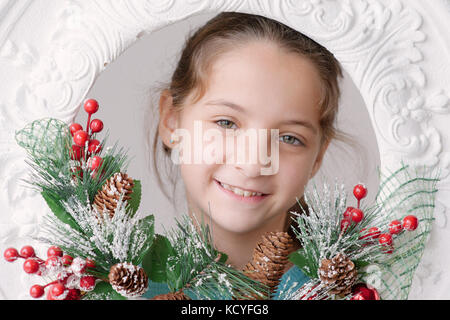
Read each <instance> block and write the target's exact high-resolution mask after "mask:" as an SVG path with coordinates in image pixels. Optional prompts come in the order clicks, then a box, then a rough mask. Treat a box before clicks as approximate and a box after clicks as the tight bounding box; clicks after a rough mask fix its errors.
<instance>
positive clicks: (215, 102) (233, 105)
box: [205, 100, 246, 113]
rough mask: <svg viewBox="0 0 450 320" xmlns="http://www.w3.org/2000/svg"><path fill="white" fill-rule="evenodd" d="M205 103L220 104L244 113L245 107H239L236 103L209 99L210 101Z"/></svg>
mask: <svg viewBox="0 0 450 320" xmlns="http://www.w3.org/2000/svg"><path fill="white" fill-rule="evenodd" d="M205 104H209V105H216V106H217V105H222V106H226V107H230V108H232V109H234V110H236V111H238V112H241V113H246V110H245V108H243V107H241V106H240V105H237V104H236V103H233V102H230V101H226V100H211V101H208V102H206V103H205Z"/></svg>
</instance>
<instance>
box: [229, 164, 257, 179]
mask: <svg viewBox="0 0 450 320" xmlns="http://www.w3.org/2000/svg"><path fill="white" fill-rule="evenodd" d="M235 167H236V168H237V169H238V171H239V172H240V173H242V174H243V175H244V176H246V177H248V178H256V177H258V176H260V175H261V168H262V167H263V166H262V165H261V164H259V163H256V164H251V163H244V164H236V165H235Z"/></svg>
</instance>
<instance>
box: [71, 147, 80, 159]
mask: <svg viewBox="0 0 450 320" xmlns="http://www.w3.org/2000/svg"><path fill="white" fill-rule="evenodd" d="M70 158H71V159H72V160H77V161H80V159H81V147H80V146H77V145H76V144H74V145H73V146H72V152H71V153H70Z"/></svg>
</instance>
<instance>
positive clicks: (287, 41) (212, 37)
mask: <svg viewBox="0 0 450 320" xmlns="http://www.w3.org/2000/svg"><path fill="white" fill-rule="evenodd" d="M250 41H269V42H272V43H274V44H276V45H277V46H279V47H280V48H282V49H284V50H286V51H287V52H289V53H296V54H298V55H299V56H301V57H303V58H306V59H308V60H309V61H310V62H311V63H312V64H313V65H314V66H315V67H316V69H317V72H318V74H319V76H320V79H321V83H322V88H321V91H322V96H321V101H320V104H319V108H320V110H319V111H320V126H321V130H322V132H321V133H322V143H325V142H329V141H331V140H332V139H338V140H341V141H345V140H347V139H348V137H347V136H346V135H345V134H343V133H342V132H340V131H338V130H337V129H336V128H335V119H336V115H337V111H338V100H339V97H340V89H339V85H338V80H339V79H338V78H339V77H342V69H341V66H340V64H339V62H338V61H337V60H336V58H335V57H334V56H333V54H332V53H331V52H329V51H328V50H327V49H326V48H324V47H323V46H321V45H320V44H318V43H317V42H315V41H313V40H312V39H310V38H308V37H307V36H305V35H303V34H302V33H300V32H298V31H296V30H294V29H292V28H290V27H288V26H286V25H285V24H283V23H280V22H278V21H276V20H273V19H270V18H267V17H263V16H259V15H254V14H247V13H239V12H223V13H220V14H218V15H217V16H215V17H214V18H212V19H211V20H209V21H208V22H207V23H206V24H205V25H204V26H202V27H201V28H199V29H198V30H197V31H196V32H195V33H193V34H192V35H191V36H190V37H189V38H188V39H187V41H186V43H185V45H184V47H183V49H182V52H181V56H180V59H179V61H178V64H177V66H176V68H175V71H174V73H173V75H172V77H171V80H170V82H169V83H168V84H166V85H163V86H162V87H161V88H159V90H161V92H162V90H165V89H167V90H169V92H170V94H171V95H172V99H173V108H174V109H175V110H181V109H182V108H184V107H185V106H186V105H189V104H191V103H196V102H197V101H198V100H200V99H201V98H202V96H203V95H204V93H205V91H206V90H207V87H208V74H209V72H210V70H211V67H212V65H213V63H214V62H215V61H216V60H217V58H218V57H219V56H220V55H222V54H224V53H226V52H228V51H231V50H233V49H234V48H236V47H237V46H243V45H245V44H247V43H249V42H250ZM160 142H161V141H160V139H159V136H158V131H157V130H156V133H155V135H154V139H153V148H152V150H153V159H152V161H153V168H154V171H155V174H156V176H157V179H158V183H159V185H160V186H161V187H162V190H163V192H164V194H165V195H166V196H167V197H168V199H171V198H172V197H171V195H170V193H169V192H167V190H166V189H165V186H164V184H163V182H162V178H161V175H160V171H161V170H159V168H158V152H159V151H163V153H164V154H163V157H164V158H166V159H167V160H168V158H169V156H170V149H169V148H168V147H167V146H165V145H162V146H159V143H160ZM161 144H162V143H161ZM167 162H170V161H165V164H166V167H165V171H166V175H167V177H166V179H165V181H170V184H171V185H172V187H173V190H172V194H173V193H174V191H175V182H176V179H177V177H176V176H174V168H173V166H172V165H171V164H168V163H167ZM161 169H162V168H161ZM295 207H296V206H294V207H293V208H295Z"/></svg>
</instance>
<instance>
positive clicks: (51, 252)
mask: <svg viewBox="0 0 450 320" xmlns="http://www.w3.org/2000/svg"><path fill="white" fill-rule="evenodd" d="M55 256H56V257H62V256H63V251H62V250H61V248H59V247H56V246H51V247H50V248H48V250H47V257H49V258H50V257H55Z"/></svg>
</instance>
